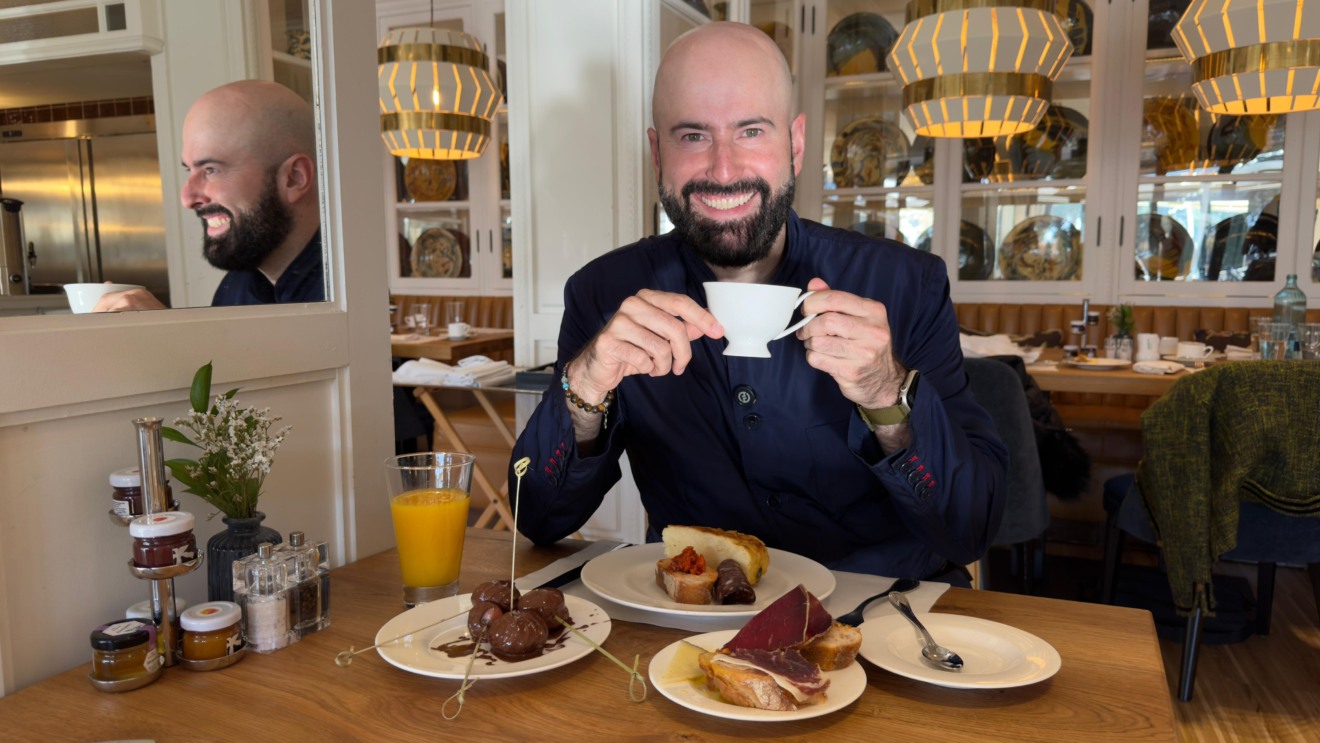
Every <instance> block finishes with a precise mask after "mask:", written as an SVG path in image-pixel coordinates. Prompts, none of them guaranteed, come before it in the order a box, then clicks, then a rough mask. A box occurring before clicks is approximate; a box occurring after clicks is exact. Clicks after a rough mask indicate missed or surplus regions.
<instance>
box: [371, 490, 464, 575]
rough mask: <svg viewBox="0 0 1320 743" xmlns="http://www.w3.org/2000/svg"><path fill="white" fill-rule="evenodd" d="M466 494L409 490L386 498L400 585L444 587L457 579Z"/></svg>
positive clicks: (454, 491)
mask: <svg viewBox="0 0 1320 743" xmlns="http://www.w3.org/2000/svg"><path fill="white" fill-rule="evenodd" d="M468 502H469V498H468V494H467V493H465V492H463V491H462V490H458V489H456V488H442V489H436V488H431V489H428V490H409V491H407V492H404V493H400V494H398V495H396V496H394V497H393V498H391V499H390V513H391V514H392V515H393V516H394V539H395V541H396V542H397V543H398V546H399V562H400V563H402V565H403V585H405V586H412V587H418V588H420V587H426V586H445V585H448V584H450V583H453V582H454V581H456V580H458V567H459V563H460V562H461V561H462V558H463V535H464V533H465V531H464V530H465V529H466V528H467V517H468Z"/></svg>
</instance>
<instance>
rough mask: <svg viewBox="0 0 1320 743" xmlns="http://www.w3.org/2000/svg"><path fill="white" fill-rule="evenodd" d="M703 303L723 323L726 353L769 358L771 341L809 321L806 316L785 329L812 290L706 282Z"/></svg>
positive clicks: (770, 285) (731, 282)
mask: <svg viewBox="0 0 1320 743" xmlns="http://www.w3.org/2000/svg"><path fill="white" fill-rule="evenodd" d="M702 286H703V287H705V289H706V304H707V307H708V308H709V309H710V312H711V314H712V315H714V316H715V319H716V320H719V321H720V324H721V325H723V326H724V337H725V339H726V340H728V342H729V345H728V347H727V348H725V349H724V355H725V356H750V357H752V358H758V359H768V358H770V341H773V340H777V339H779V338H783V337H784V336H786V335H788V334H789V333H794V332H797V329H798V328H800V327H802V326H803V325H806V324H807V323H809V322H811V320H812V319H813V318H814V317H816V316H815V315H808V316H807V317H804V318H802V319H801V320H800V321H798V322H796V323H794V324H793V325H792V326H790V327H788V328H784V326H785V325H787V324H788V321H789V320H790V319H791V318H792V317H793V310H795V309H797V307H798V305H800V304H802V302H803V300H805V299H806V298H807V297H809V296H811V295H812V294H813V293H814V292H801V293H799V292H798V290H797V289H795V288H794V287H791V286H775V285H774V284H743V283H738V282H734V281H707V282H705V283H703V284H702Z"/></svg>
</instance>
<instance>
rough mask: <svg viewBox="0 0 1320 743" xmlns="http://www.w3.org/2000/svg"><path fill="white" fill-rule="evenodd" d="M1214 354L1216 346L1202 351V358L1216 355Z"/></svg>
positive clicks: (1207, 347)
mask: <svg viewBox="0 0 1320 743" xmlns="http://www.w3.org/2000/svg"><path fill="white" fill-rule="evenodd" d="M1214 352H1215V347H1214V346H1206V347H1205V348H1203V349H1201V358H1205V357H1206V356H1210V355H1212V354H1214Z"/></svg>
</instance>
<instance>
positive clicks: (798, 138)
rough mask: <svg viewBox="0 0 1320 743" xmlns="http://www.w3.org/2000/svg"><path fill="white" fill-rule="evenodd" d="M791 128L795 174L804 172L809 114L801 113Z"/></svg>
mask: <svg viewBox="0 0 1320 743" xmlns="http://www.w3.org/2000/svg"><path fill="white" fill-rule="evenodd" d="M790 126H791V128H790V129H789V131H790V133H791V135H792V138H793V152H792V155H793V175H795V176H796V175H800V174H801V173H802V160H803V156H804V155H805V151H804V150H805V148H806V146H807V115H806V114H805V113H800V114H798V115H797V117H796V118H794V119H793V123H792V124H791V125H790Z"/></svg>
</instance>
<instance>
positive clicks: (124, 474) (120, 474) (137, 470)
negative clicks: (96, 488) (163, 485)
mask: <svg viewBox="0 0 1320 743" xmlns="http://www.w3.org/2000/svg"><path fill="white" fill-rule="evenodd" d="M110 487H112V488H140V487H142V468H141V467H125V468H124V469H122V470H115V471H114V472H111V473H110Z"/></svg>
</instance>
